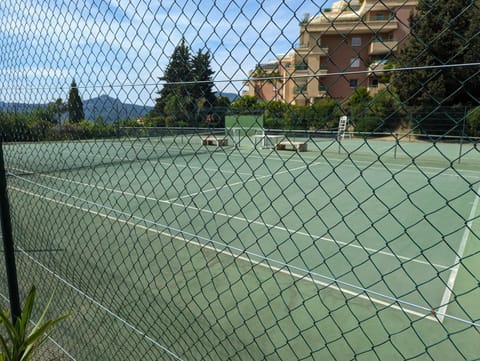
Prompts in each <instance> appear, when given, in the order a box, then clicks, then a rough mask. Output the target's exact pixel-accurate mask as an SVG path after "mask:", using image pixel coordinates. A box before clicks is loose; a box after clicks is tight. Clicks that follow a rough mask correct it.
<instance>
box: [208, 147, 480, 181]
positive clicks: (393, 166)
mask: <svg viewBox="0 0 480 361" xmlns="http://www.w3.org/2000/svg"><path fill="white" fill-rule="evenodd" d="M217 155H218V154H215V156H217ZM228 156H229V157H231V158H241V159H245V156H240V155H237V154H233V153H232V154H229V155H228ZM248 158H253V159H260V160H264V161H265V160H268V161H278V162H282V163H284V162H285V161H286V160H287V161H289V162H294V163H301V164H305V161H306V160H308V161H316V162H317V163H319V162H320V161H322V160H323V161H325V160H326V161H328V163H326V164H328V165H331V163H336V164H337V165H341V166H342V167H348V168H354V169H355V170H357V171H358V167H355V166H354V165H352V164H350V162H354V163H363V164H366V165H367V166H368V168H366V169H363V171H365V170H367V169H372V170H378V171H383V172H386V171H387V168H386V167H379V166H376V164H377V161H376V160H375V162H372V161H366V160H359V159H348V158H345V159H335V158H333V159H331V158H328V157H326V156H318V157H308V156H305V155H302V158H301V159H296V158H286V157H281V158H270V157H260V156H257V155H252V154H250V153H249V154H248ZM322 164H323V163H322ZM382 164H384V165H386V166H388V170H391V171H393V172H398V171H402V173H412V174H420V175H423V174H427V175H433V176H440V175H445V176H447V177H458V173H462V177H465V178H473V179H479V178H480V175H478V172H477V171H474V170H469V169H461V172H460V170H459V172H458V173H450V172H449V173H446V172H441V173H439V172H434V170H439V171H441V170H445V168H443V167H432V166H423V165H422V166H421V168H422V171H421V172H420V171H419V170H418V169H416V170H415V169H409V168H410V167H411V166H417V167H419V166H418V165H417V164H414V163H406V164H403V165H404V167H398V163H389V162H382ZM424 169H430V170H431V171H426V170H424ZM463 173H472V174H470V175H463ZM388 174H391V173H388ZM393 174H396V173H393Z"/></svg>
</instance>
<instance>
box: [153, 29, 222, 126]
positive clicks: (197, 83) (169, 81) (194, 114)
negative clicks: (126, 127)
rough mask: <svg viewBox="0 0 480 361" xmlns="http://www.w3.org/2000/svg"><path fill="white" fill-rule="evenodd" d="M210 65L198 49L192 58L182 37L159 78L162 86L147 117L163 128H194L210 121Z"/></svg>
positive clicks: (208, 54)
mask: <svg viewBox="0 0 480 361" xmlns="http://www.w3.org/2000/svg"><path fill="white" fill-rule="evenodd" d="M210 62H211V59H210V53H209V52H203V51H202V50H198V52H197V53H196V54H195V55H193V56H192V54H191V50H190V47H189V46H187V44H186V42H185V39H184V38H183V39H182V40H181V42H180V44H179V45H177V47H176V48H175V49H174V51H173V54H172V56H171V58H170V62H169V64H168V65H167V68H166V70H165V73H164V74H163V77H161V78H160V80H163V81H165V84H164V85H163V88H162V89H161V90H160V91H159V92H158V94H159V97H158V98H157V99H156V100H155V107H154V109H153V111H152V112H151V113H150V118H157V121H156V122H157V123H161V124H164V125H166V126H198V125H199V124H201V123H205V122H207V121H208V119H211V118H212V116H213V111H214V106H215V102H216V97H215V93H214V92H213V75H214V72H213V70H212V69H211V66H210ZM217 115H218V114H217ZM159 118H162V119H159ZM217 118H218V117H217Z"/></svg>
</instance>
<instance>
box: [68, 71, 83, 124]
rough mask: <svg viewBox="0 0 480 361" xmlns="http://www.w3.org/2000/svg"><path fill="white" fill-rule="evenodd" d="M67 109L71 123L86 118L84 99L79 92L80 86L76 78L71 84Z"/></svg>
mask: <svg viewBox="0 0 480 361" xmlns="http://www.w3.org/2000/svg"><path fill="white" fill-rule="evenodd" d="M67 110H68V117H69V120H70V122H71V123H79V122H80V121H81V120H82V119H84V118H85V113H84V112H83V103H82V99H80V95H79V94H78V87H77V84H76V83H75V80H73V81H72V84H71V85H70V92H69V94H68V103H67Z"/></svg>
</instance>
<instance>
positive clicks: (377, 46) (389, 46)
mask: <svg viewBox="0 0 480 361" xmlns="http://www.w3.org/2000/svg"><path fill="white" fill-rule="evenodd" d="M397 47H398V41H396V40H386V41H373V42H371V43H370V47H369V48H368V55H385V54H388V53H391V52H394V51H397Z"/></svg>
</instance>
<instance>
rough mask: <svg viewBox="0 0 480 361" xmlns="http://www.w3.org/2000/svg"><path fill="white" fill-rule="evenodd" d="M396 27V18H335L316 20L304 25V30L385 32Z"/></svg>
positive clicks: (363, 32) (355, 32)
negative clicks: (332, 19)
mask: <svg viewBox="0 0 480 361" xmlns="http://www.w3.org/2000/svg"><path fill="white" fill-rule="evenodd" d="M397 29H398V20H397V19H396V18H393V19H389V20H375V19H374V18H373V19H365V18H360V17H359V18H357V19H355V20H351V21H346V20H343V19H337V20H335V21H333V22H323V23H320V22H316V23H309V24H308V25H307V26H306V31H308V32H310V33H315V32H317V33H322V34H323V35H325V34H333V35H338V34H339V33H349V34H352V35H353V34H372V33H387V32H392V31H395V30H397Z"/></svg>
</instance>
